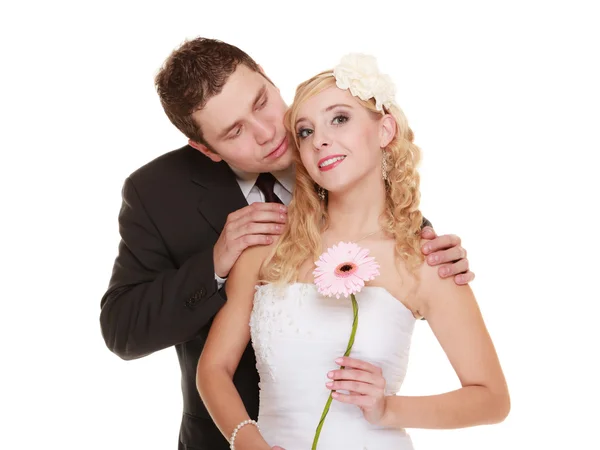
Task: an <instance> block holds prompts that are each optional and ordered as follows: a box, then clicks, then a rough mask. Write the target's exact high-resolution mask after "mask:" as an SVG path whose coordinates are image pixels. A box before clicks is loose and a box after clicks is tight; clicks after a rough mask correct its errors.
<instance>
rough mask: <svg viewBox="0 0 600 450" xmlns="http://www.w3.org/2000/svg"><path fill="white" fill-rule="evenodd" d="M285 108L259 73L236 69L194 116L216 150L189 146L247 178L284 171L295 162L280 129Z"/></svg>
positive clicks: (191, 143)
mask: <svg viewBox="0 0 600 450" xmlns="http://www.w3.org/2000/svg"><path fill="white" fill-rule="evenodd" d="M286 110H287V106H286V104H285V103H284V101H283V99H282V98H281V95H280V93H279V90H278V89H277V88H276V87H275V86H273V85H272V84H271V83H269V81H268V80H267V79H266V78H264V77H263V76H262V75H261V74H260V73H258V72H255V71H253V70H250V69H249V68H248V67H246V66H245V65H243V64H240V65H239V66H238V67H237V69H236V70H235V72H233V73H232V74H231V76H230V77H229V79H228V80H227V83H226V84H225V86H224V87H223V90H222V91H221V93H220V94H218V95H215V96H214V97H212V98H211V99H210V100H209V101H208V102H207V104H206V106H205V107H204V108H203V109H202V110H200V111H196V112H195V113H194V114H193V119H194V120H196V121H197V123H198V124H199V125H200V127H201V128H202V132H203V135H204V139H205V140H206V142H207V143H208V144H209V145H210V146H211V147H212V149H213V150H214V152H213V151H211V150H209V149H208V148H207V147H205V146H203V145H201V144H198V143H195V142H190V145H192V146H193V147H194V148H196V149H198V150H199V151H201V152H202V153H204V154H205V155H206V156H208V157H209V158H211V159H212V160H213V161H221V160H224V161H225V162H227V163H228V164H229V165H230V166H232V167H234V168H236V169H238V170H241V171H244V172H250V173H260V172H272V171H277V170H283V169H286V168H288V167H289V166H290V165H291V163H292V160H293V156H292V150H291V148H290V145H289V144H290V142H289V137H288V134H287V132H286V129H285V127H284V125H283V116H284V114H285V111H286Z"/></svg>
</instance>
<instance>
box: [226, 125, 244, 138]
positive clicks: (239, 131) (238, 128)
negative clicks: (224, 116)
mask: <svg viewBox="0 0 600 450" xmlns="http://www.w3.org/2000/svg"><path fill="white" fill-rule="evenodd" d="M240 134H242V127H237V128H236V129H235V132H234V133H232V134H231V136H230V137H229V139H235V138H236V137H238V136H239V135H240Z"/></svg>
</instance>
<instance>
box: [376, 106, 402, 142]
mask: <svg viewBox="0 0 600 450" xmlns="http://www.w3.org/2000/svg"><path fill="white" fill-rule="evenodd" d="M379 120H380V122H379V147H381V148H385V147H387V146H388V145H389V143H390V142H392V140H393V139H394V137H395V136H396V132H397V131H398V126H397V124H396V119H394V116H392V115H391V114H386V115H385V116H383V117H382V118H381V119H379Z"/></svg>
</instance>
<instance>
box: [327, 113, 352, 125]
mask: <svg viewBox="0 0 600 450" xmlns="http://www.w3.org/2000/svg"><path fill="white" fill-rule="evenodd" d="M346 122H348V117H347V116H343V115H339V116H335V117H334V118H333V120H332V121H331V123H332V124H333V125H341V124H343V123H346Z"/></svg>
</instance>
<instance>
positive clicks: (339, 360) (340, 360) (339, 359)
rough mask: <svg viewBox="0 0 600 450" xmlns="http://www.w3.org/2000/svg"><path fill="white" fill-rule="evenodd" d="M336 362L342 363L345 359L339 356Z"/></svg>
mask: <svg viewBox="0 0 600 450" xmlns="http://www.w3.org/2000/svg"><path fill="white" fill-rule="evenodd" d="M335 362H336V363H338V364H341V363H343V362H344V359H343V358H338V359H336V360H335Z"/></svg>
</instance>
